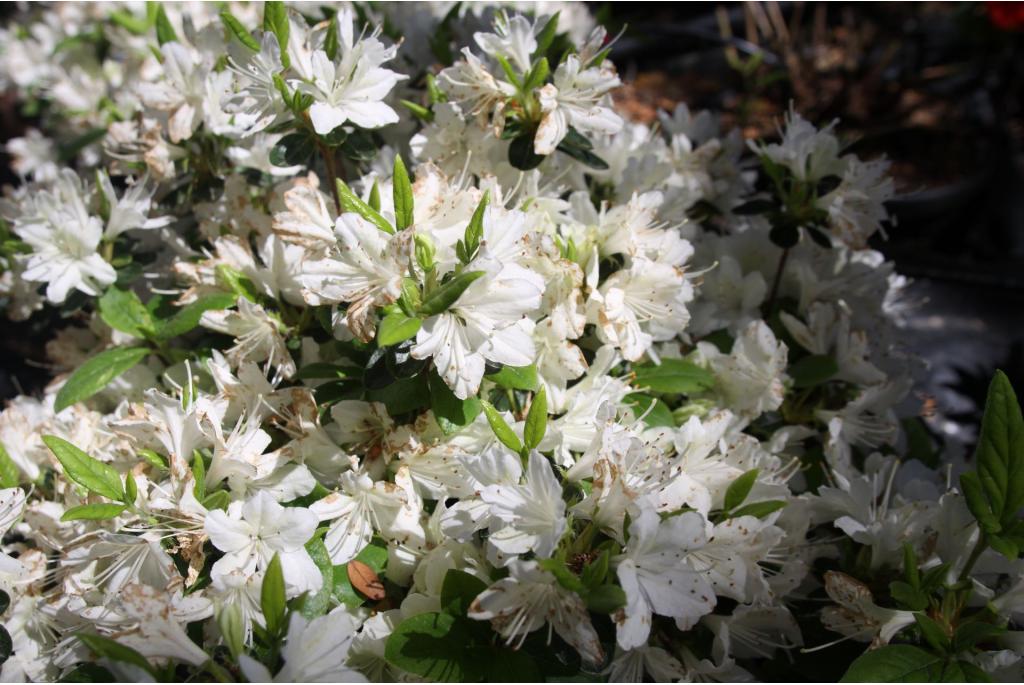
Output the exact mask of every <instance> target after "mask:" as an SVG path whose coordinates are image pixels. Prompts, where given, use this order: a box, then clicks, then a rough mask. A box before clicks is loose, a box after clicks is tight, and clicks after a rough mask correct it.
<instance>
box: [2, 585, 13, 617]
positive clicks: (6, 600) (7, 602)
mask: <svg viewBox="0 0 1024 685" xmlns="http://www.w3.org/2000/svg"><path fill="white" fill-rule="evenodd" d="M9 606H11V596H10V595H9V594H7V593H6V592H5V591H3V590H0V614H4V613H6V612H7V607H9Z"/></svg>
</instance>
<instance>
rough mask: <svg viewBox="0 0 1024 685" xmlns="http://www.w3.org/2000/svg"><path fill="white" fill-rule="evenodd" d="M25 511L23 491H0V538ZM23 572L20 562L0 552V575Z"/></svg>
mask: <svg viewBox="0 0 1024 685" xmlns="http://www.w3.org/2000/svg"><path fill="white" fill-rule="evenodd" d="M24 511H25V491H24V490H22V489H21V488H4V489H3V490H0V537H2V536H4V535H6V534H7V531H8V530H10V529H11V526H13V525H14V524H15V523H17V522H18V519H20V518H21V515H22V513H23V512H24ZM24 571H25V567H24V566H22V564H21V562H20V561H18V560H17V559H14V558H13V557H11V556H9V555H7V554H4V553H3V552H0V574H10V575H13V576H17V575H20V574H22V573H23V572H24Z"/></svg>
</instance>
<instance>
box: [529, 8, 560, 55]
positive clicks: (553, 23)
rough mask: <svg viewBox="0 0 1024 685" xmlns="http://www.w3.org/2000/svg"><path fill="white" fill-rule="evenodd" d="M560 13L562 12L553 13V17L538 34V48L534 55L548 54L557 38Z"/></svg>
mask: <svg viewBox="0 0 1024 685" xmlns="http://www.w3.org/2000/svg"><path fill="white" fill-rule="evenodd" d="M559 14H561V12H555V13H554V14H552V15H551V18H550V19H548V21H547V23H546V24H544V28H542V29H541V30H540V33H538V34H537V49H536V50H534V52H533V54H534V56H540V55H544V54H547V51H548V48H550V47H551V43H552V42H553V41H554V40H555V35H556V34H557V33H558V15H559Z"/></svg>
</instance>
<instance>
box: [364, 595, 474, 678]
mask: <svg viewBox="0 0 1024 685" xmlns="http://www.w3.org/2000/svg"><path fill="white" fill-rule="evenodd" d="M469 642H470V635H469V632H468V629H467V627H466V623H465V619H460V618H457V617H455V616H452V615H451V614H448V613H444V612H443V613H426V614H417V615H416V616H412V617H411V618H407V619H405V620H404V621H402V622H401V623H400V624H398V626H397V627H396V628H395V630H394V631H393V632H392V633H391V635H390V636H388V639H387V643H386V645H385V648H384V656H385V658H386V659H387V661H388V663H390V664H391V665H393V666H396V667H398V668H400V669H402V670H403V671H408V672H409V673H413V674H416V675H419V676H422V677H424V678H426V679H427V680H431V681H434V682H445V683H453V682H470V681H473V680H476V678H475V677H472V676H471V673H470V669H469V668H467V662H466V661H467V660H466V645H467V643H469Z"/></svg>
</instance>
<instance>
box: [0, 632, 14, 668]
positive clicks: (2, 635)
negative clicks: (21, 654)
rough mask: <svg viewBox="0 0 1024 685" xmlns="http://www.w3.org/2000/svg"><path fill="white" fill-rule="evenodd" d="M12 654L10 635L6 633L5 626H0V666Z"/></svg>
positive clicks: (12, 645)
mask: <svg viewBox="0 0 1024 685" xmlns="http://www.w3.org/2000/svg"><path fill="white" fill-rule="evenodd" d="M13 653H14V641H13V640H12V639H11V634H10V633H8V632H7V627H6V626H0V664H3V663H4V662H5V661H7V660H8V659H10V658H11V654H13Z"/></svg>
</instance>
